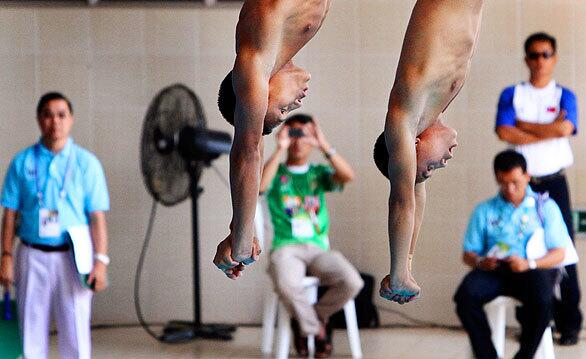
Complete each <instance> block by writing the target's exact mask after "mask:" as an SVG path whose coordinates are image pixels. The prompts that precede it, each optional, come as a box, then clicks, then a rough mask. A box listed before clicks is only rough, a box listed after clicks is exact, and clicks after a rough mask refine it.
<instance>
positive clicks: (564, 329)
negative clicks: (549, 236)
mask: <svg viewBox="0 0 586 359" xmlns="http://www.w3.org/2000/svg"><path fill="white" fill-rule="evenodd" d="M531 188H532V189H533V190H534V191H536V192H549V197H550V198H551V199H553V200H554V201H555V202H556V203H557V205H558V206H559V207H560V210H561V211H562V216H563V217H564V222H565V223H566V227H567V228H568V233H569V234H570V237H572V241H574V227H573V225H572V210H571V208H570V193H569V191H568V183H567V181H566V177H565V176H564V175H561V176H559V177H556V178H553V179H550V180H546V181H541V182H539V183H534V181H532V182H531ZM566 273H567V275H566V274H564V276H563V277H562V281H561V283H560V293H561V300H556V301H555V306H554V320H555V327H556V330H557V331H558V332H560V333H561V334H562V335H576V334H578V332H579V331H580V329H581V328H582V313H581V312H580V287H579V285H578V272H577V271H576V265H575V264H572V265H569V266H566Z"/></svg>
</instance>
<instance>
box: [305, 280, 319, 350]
mask: <svg viewBox="0 0 586 359" xmlns="http://www.w3.org/2000/svg"><path fill="white" fill-rule="evenodd" d="M305 295H306V296H307V299H308V300H309V303H311V304H315V303H317V285H311V286H309V287H305ZM307 349H308V351H309V357H310V358H313V357H314V355H315V336H313V335H309V336H307Z"/></svg>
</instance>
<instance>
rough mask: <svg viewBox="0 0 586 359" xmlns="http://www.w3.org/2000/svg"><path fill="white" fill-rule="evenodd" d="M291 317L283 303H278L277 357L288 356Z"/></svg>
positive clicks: (282, 358) (280, 358) (283, 358)
mask: <svg viewBox="0 0 586 359" xmlns="http://www.w3.org/2000/svg"><path fill="white" fill-rule="evenodd" d="M290 323H291V318H290V317H289V313H288V312H287V309H286V308H285V306H284V305H282V304H281V305H279V323H278V326H277V337H278V341H279V342H278V344H277V358H278V359H285V358H288V357H289V344H290V342H291V327H290Z"/></svg>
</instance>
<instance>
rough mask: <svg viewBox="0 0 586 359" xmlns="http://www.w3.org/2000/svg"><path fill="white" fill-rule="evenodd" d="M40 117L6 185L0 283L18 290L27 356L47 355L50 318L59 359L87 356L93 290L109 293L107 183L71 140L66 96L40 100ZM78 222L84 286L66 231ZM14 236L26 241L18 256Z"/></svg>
mask: <svg viewBox="0 0 586 359" xmlns="http://www.w3.org/2000/svg"><path fill="white" fill-rule="evenodd" d="M37 120H38V124H39V128H40V130H41V139H40V140H39V142H37V143H36V144H34V145H32V146H30V147H28V148H26V149H24V150H23V151H21V152H20V153H18V154H17V155H16V156H15V157H14V159H13V160H12V162H11V164H10V167H9V168H8V172H7V174H6V177H5V180H4V185H3V188H2V195H1V198H0V200H1V204H2V206H3V207H4V216H3V221H2V262H1V266H0V284H2V285H3V286H4V287H5V288H9V287H10V286H11V285H12V283H13V282H14V284H15V286H16V289H17V300H18V314H19V324H20V327H21V333H22V341H23V354H24V357H25V358H47V357H48V351H49V350H48V343H49V339H48V336H49V328H50V320H51V314H52V313H55V320H56V324H57V329H58V332H59V350H60V353H61V356H62V357H64V358H89V357H90V356H91V345H90V316H91V298H92V290H90V289H89V287H91V288H92V289H94V290H95V291H101V290H103V289H105V288H106V285H107V284H106V282H107V279H106V273H107V265H108V264H109V261H110V260H109V258H108V256H107V249H108V248H107V247H108V246H107V243H108V238H107V229H106V219H105V212H106V211H107V210H108V209H109V207H110V203H109V197H108V189H107V187H106V178H105V176H104V171H103V169H102V166H101V164H100V162H99V161H98V159H97V158H96V157H95V156H94V155H93V154H92V153H90V152H89V151H87V150H85V149H83V148H81V147H80V146H78V145H76V144H75V143H74V142H73V140H72V139H71V138H70V137H69V133H70V131H71V127H72V125H73V110H72V106H71V102H70V101H69V100H68V99H67V98H66V97H65V96H63V95H62V94H60V93H56V92H50V93H47V94H45V95H43V96H42V97H41V99H40V100H39V104H38V106H37ZM80 225H89V232H90V235H91V238H92V243H93V252H94V258H93V267H92V270H91V273H90V274H89V277H88V278H87V281H86V282H85V283H82V282H81V281H80V277H79V275H78V272H77V270H76V267H75V263H74V261H73V257H72V255H71V251H70V246H71V240H70V237H69V234H68V229H70V228H72V227H75V226H80ZM15 235H16V236H18V237H19V238H20V242H21V245H19V246H18V249H17V251H16V252H14V251H13V247H14V237H15ZM14 257H16V258H15V262H13V258H14ZM90 261H91V259H90Z"/></svg>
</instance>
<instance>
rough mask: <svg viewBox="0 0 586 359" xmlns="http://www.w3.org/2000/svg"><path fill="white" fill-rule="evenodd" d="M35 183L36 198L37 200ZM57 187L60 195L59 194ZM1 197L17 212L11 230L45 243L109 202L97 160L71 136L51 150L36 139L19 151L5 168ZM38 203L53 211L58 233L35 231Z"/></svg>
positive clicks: (58, 242) (85, 220)
mask: <svg viewBox="0 0 586 359" xmlns="http://www.w3.org/2000/svg"><path fill="white" fill-rule="evenodd" d="M68 162H70V164H69V168H68V165H67V163H68ZM67 169H69V170H67ZM37 171H38V173H36V172H37ZM66 172H67V173H68V175H67V176H66ZM64 177H66V178H65V183H64V182H63V179H64ZM37 181H38V183H37ZM37 188H39V189H40V191H41V193H42V196H41V197H42V200H39V197H38V195H37ZM62 189H63V191H64V196H63V197H62V196H61V195H60V193H61V190H62ZM1 202H2V206H3V207H5V208H9V209H11V210H14V211H17V212H19V215H20V216H19V218H20V222H19V225H18V231H17V235H18V236H19V237H20V238H21V239H22V240H25V241H26V242H28V243H33V244H44V245H50V246H59V245H62V244H64V243H65V242H66V240H67V238H66V236H65V233H66V231H67V229H68V228H69V227H72V226H76V225H81V224H88V223H89V215H90V213H92V212H96V211H107V210H109V208H110V199H109V196H108V188H107V186H106V177H105V175H104V170H103V169H102V165H101V164H100V162H99V161H98V159H97V158H96V156H95V155H94V154H92V153H91V152H89V151H87V150H85V149H83V148H81V147H80V146H78V145H76V144H75V143H73V140H72V139H71V138H70V139H68V141H67V144H66V145H65V147H64V148H63V149H62V150H61V151H60V152H59V153H57V154H55V153H53V152H51V151H50V150H49V149H47V148H46V147H45V146H44V145H43V144H42V142H41V141H39V142H38V143H36V144H35V145H33V146H30V147H28V148H26V149H24V150H23V151H21V152H19V153H18V154H17V155H16V156H15V157H14V159H13V160H12V162H11V163H10V166H9V168H8V172H7V174H6V177H5V180H4V186H3V188H2V196H1ZM41 205H42V206H43V208H46V209H49V210H57V211H58V212H59V223H60V227H61V231H62V234H61V236H58V237H40V236H39V209H40V208H41V207H40V206H41Z"/></svg>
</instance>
